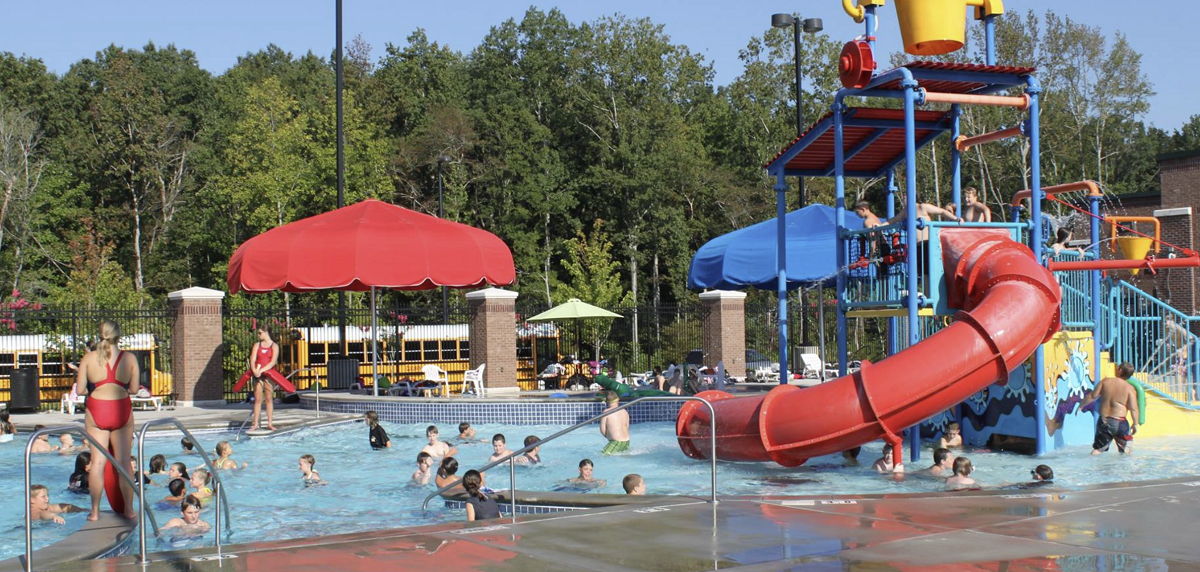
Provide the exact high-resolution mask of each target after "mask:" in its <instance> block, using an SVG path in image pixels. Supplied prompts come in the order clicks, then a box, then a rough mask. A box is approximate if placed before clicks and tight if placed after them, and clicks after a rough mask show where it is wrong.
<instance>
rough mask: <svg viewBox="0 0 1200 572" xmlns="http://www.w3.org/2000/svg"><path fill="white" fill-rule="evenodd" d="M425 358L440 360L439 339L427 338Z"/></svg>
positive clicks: (426, 359)
mask: <svg viewBox="0 0 1200 572" xmlns="http://www.w3.org/2000/svg"><path fill="white" fill-rule="evenodd" d="M423 359H424V360H425V361H438V343H437V340H425V352H424V356H423Z"/></svg>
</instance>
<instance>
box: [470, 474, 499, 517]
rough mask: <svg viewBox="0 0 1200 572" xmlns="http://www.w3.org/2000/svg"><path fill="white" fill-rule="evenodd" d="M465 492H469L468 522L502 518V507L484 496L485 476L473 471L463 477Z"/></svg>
mask: <svg viewBox="0 0 1200 572" xmlns="http://www.w3.org/2000/svg"><path fill="white" fill-rule="evenodd" d="M462 486H463V490H465V491H467V521H468V522H469V521H473V520H487V519H490V518H500V507H499V506H498V505H497V504H496V499H494V498H492V497H489V496H488V495H486V494H484V492H483V491H482V490H480V489H481V488H482V487H483V475H482V474H481V473H480V472H479V471H476V470H475V469H471V470H469V471H467V474H465V475H463V480H462Z"/></svg>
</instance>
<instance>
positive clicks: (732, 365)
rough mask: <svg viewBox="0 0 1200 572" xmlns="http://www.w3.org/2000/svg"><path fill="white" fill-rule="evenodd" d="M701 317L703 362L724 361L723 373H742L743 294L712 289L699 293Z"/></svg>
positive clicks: (715, 362) (744, 365)
mask: <svg viewBox="0 0 1200 572" xmlns="http://www.w3.org/2000/svg"><path fill="white" fill-rule="evenodd" d="M700 303H701V307H702V312H703V317H704V361H705V365H709V366H716V364H717V363H718V362H725V373H726V374H727V375H731V376H733V377H745V376H746V294H745V293H744V292H725V291H713V292H705V293H703V294H701V295H700Z"/></svg>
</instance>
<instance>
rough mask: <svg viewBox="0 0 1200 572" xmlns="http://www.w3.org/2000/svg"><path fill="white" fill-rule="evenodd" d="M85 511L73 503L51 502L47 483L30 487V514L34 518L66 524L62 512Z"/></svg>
mask: <svg viewBox="0 0 1200 572" xmlns="http://www.w3.org/2000/svg"><path fill="white" fill-rule="evenodd" d="M70 512H84V509H82V508H79V507H77V506H75V505H73V504H65V503H63V504H51V503H50V491H49V489H47V488H46V485H33V486H31V487H29V516H30V518H31V519H32V520H52V521H54V523H55V524H66V523H67V521H65V520H63V517H61V516H58V515H60V514H66V513H70Z"/></svg>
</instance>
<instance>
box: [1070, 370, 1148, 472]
mask: <svg viewBox="0 0 1200 572" xmlns="http://www.w3.org/2000/svg"><path fill="white" fill-rule="evenodd" d="M1130 377H1133V364H1131V363H1129V362H1125V363H1122V364H1121V365H1119V366H1117V377H1106V378H1104V379H1102V380H1100V383H1098V384H1096V388H1095V389H1093V390H1092V392H1091V393H1090V394H1088V396H1087V397H1086V398H1084V400H1083V401H1081V402H1080V403H1079V408H1080V409H1083V408H1085V407H1087V406H1088V405H1091V404H1092V402H1093V401H1096V400H1097V399H1099V400H1100V417H1099V419H1097V420H1096V438H1095V439H1094V440H1093V441H1092V454H1093V455H1099V454H1100V453H1103V452H1105V451H1108V446H1109V444H1110V443H1112V442H1113V441H1114V440H1115V441H1116V442H1117V451H1118V452H1120V453H1131V452H1132V450H1131V446H1130V445H1129V440H1131V439H1133V436H1134V435H1135V434H1136V433H1137V426H1138V418H1139V414H1140V411H1139V410H1138V402H1137V390H1135V389H1134V388H1133V386H1132V385H1130V384H1129V382H1128V381H1127V380H1128V379H1129V378H1130ZM1127 416H1132V419H1133V422H1132V424H1130V422H1129V421H1127V420H1126V417H1127Z"/></svg>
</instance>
